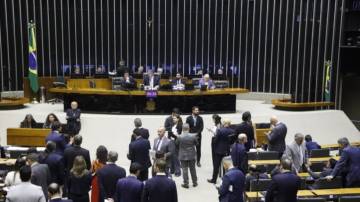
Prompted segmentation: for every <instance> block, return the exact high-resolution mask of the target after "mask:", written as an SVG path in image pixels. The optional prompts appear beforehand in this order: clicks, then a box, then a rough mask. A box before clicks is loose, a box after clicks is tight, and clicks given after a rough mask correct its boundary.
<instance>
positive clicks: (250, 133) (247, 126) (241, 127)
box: [235, 111, 255, 151]
mask: <svg viewBox="0 0 360 202" xmlns="http://www.w3.org/2000/svg"><path fill="white" fill-rule="evenodd" d="M242 120H243V122H242V123H240V124H238V125H236V127H235V132H236V135H239V134H241V133H244V134H245V135H246V137H247V142H246V143H245V148H246V151H249V150H250V149H251V148H254V147H255V138H254V127H253V125H252V122H251V114H250V112H249V111H246V112H244V113H243V114H242ZM235 141H236V136H235Z"/></svg>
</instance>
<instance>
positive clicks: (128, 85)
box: [121, 71, 136, 89]
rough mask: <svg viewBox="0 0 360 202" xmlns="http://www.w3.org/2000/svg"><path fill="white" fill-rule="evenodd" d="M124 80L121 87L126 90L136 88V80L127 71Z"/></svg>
mask: <svg viewBox="0 0 360 202" xmlns="http://www.w3.org/2000/svg"><path fill="white" fill-rule="evenodd" d="M123 78H124V79H123V80H122V81H121V86H122V87H123V88H125V89H134V88H136V81H135V79H134V78H133V77H132V76H130V75H129V71H125V73H124V77H123Z"/></svg>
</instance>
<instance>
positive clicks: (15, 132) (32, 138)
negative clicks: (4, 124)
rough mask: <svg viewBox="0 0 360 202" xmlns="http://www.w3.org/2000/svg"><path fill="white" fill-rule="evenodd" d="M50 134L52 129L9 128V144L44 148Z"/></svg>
mask: <svg viewBox="0 0 360 202" xmlns="http://www.w3.org/2000/svg"><path fill="white" fill-rule="evenodd" d="M50 132H51V130H50V129H39V128H8V129H7V144H8V145H15V146H26V147H44V146H45V138H46V136H47V135H48V134H49V133H50Z"/></svg>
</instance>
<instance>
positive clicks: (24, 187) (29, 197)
mask: <svg viewBox="0 0 360 202" xmlns="http://www.w3.org/2000/svg"><path fill="white" fill-rule="evenodd" d="M6 202H46V198H45V196H44V193H43V191H42V189H41V187H40V186H36V185H33V184H31V183H30V182H22V183H20V184H18V185H16V186H12V187H10V190H9V191H8V193H7V195H6Z"/></svg>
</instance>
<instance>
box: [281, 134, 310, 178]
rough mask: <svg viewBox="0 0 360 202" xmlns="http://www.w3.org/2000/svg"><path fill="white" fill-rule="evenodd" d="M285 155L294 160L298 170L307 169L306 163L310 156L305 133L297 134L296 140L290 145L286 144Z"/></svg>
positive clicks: (295, 167) (294, 165)
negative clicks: (308, 155) (305, 141)
mask: <svg viewBox="0 0 360 202" xmlns="http://www.w3.org/2000/svg"><path fill="white" fill-rule="evenodd" d="M284 156H286V157H287V158H289V159H291V160H292V162H293V167H294V169H295V170H296V172H301V171H304V170H305V165H306V164H307V161H308V158H307V150H306V146H305V144H304V135H303V134H301V133H296V134H295V140H294V142H292V143H291V144H290V145H287V146H286V150H285V153H284ZM303 168H304V169H303Z"/></svg>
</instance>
